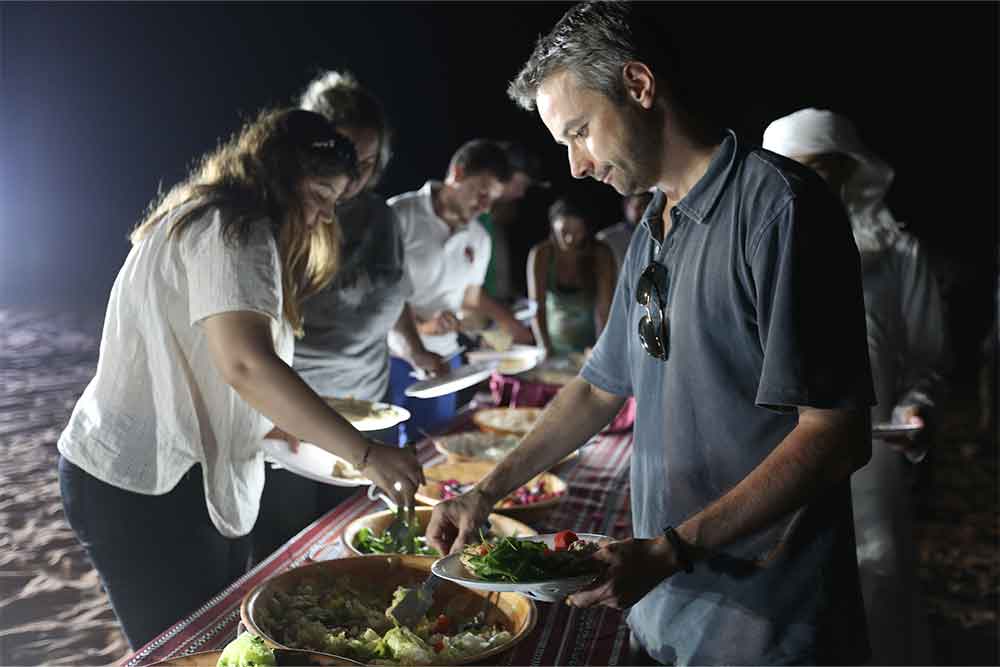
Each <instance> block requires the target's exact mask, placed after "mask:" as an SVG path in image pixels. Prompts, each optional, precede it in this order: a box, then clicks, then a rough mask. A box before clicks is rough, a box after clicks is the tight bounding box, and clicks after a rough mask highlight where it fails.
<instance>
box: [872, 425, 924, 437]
mask: <svg viewBox="0 0 1000 667" xmlns="http://www.w3.org/2000/svg"><path fill="white" fill-rule="evenodd" d="M923 429H924V427H923V426H922V425H920V424H893V423H890V422H884V423H882V424H874V425H873V426H872V435H873V436H874V437H876V438H885V437H895V436H901V435H916V434H917V433H919V432H920V431H922V430H923Z"/></svg>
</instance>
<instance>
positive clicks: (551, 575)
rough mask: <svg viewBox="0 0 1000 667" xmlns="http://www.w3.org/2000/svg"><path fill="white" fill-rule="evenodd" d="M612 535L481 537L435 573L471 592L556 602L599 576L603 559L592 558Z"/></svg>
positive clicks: (444, 560)
mask: <svg viewBox="0 0 1000 667" xmlns="http://www.w3.org/2000/svg"><path fill="white" fill-rule="evenodd" d="M610 539H611V538H609V537H607V536H605V535H597V534H594V533H580V534H577V533H574V532H573V531H571V530H563V531H560V532H558V533H550V534H547V535H537V536H535V537H529V538H527V539H523V540H522V539H517V538H513V537H507V538H503V539H501V540H497V541H495V542H490V541H488V540H485V539H483V540H481V541H480V542H476V543H473V544H469V545H467V546H466V547H465V548H464V549H463V550H462V551H461V552H459V553H455V554H451V555H450V556H446V557H444V558H441V559H438V560H437V561H435V562H434V565H433V566H432V567H431V571H432V572H434V574H436V575H437V576H439V577H441V578H442V579H447V580H449V581H453V582H455V583H456V584H459V585H460V586H465V587H466V588H470V589H472V590H479V591H499V592H503V593H521V594H523V595H527V596H528V597H530V598H533V599H535V600H539V601H541V602H556V601H558V600H561V599H563V598H565V597H566V596H567V595H570V594H572V593H575V592H576V591H578V590H580V589H581V588H584V587H585V586H587V585H589V584H591V583H592V582H594V581H595V580H596V579H597V578H598V577H599V576H600V575H601V572H602V570H603V568H602V566H601V563H600V562H598V561H595V560H594V559H593V558H592V556H593V554H594V552H596V551H597V550H598V549H599V548H600V545H601V544H602V543H604V542H605V541H607V540H610Z"/></svg>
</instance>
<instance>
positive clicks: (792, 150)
mask: <svg viewBox="0 0 1000 667" xmlns="http://www.w3.org/2000/svg"><path fill="white" fill-rule="evenodd" d="M763 143H764V148H766V149H767V150H769V151H773V152H775V153H778V154H780V155H784V156H786V157H791V156H793V155H795V156H801V155H818V154H822V153H844V154H846V155H850V156H851V157H852V158H854V160H855V161H856V162H857V165H858V166H857V168H856V169H855V170H854V173H853V174H852V175H851V177H850V178H849V179H848V180H847V182H846V183H845V184H844V187H843V190H842V191H841V192H840V197H841V199H842V200H843V202H844V206H845V207H846V208H847V212H848V214H849V216H850V218H851V227H852V228H853V230H854V238H855V240H856V241H857V244H858V249H859V250H861V251H862V252H869V253H871V252H880V251H881V250H884V249H885V248H886V247H888V246H889V245H890V244H891V243H892V242H893V241H894V240H895V238H896V237H897V232H898V231H899V229H900V227H901V225H900V224H899V223H898V222H897V221H896V219H895V218H894V217H893V215H892V212H891V211H890V210H889V207H888V206H886V204H885V195H886V192H888V191H889V186H890V185H892V179H893V177H894V176H895V173H894V172H893V170H892V167H890V166H889V165H888V164H886V163H885V162H884V161H883V160H882V159H881V158H879V157H878V156H877V155H875V154H874V153H872V152H871V151H869V150H868V149H867V148H866V147H865V145H864V144H863V143H861V139H859V138H858V133H857V130H856V129H855V128H854V123H852V122H851V121H850V120H848V119H847V118H845V117H844V116H841V115H839V114H836V113H834V112H832V111H827V110H825V109H801V110H799V111H796V112H795V113H792V114H789V115H787V116H785V117H783V118H779V119H778V120H776V121H774V122H772V123H771V124H770V125H768V126H767V129H766V130H764V142H763Z"/></svg>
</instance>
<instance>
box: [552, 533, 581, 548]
mask: <svg viewBox="0 0 1000 667" xmlns="http://www.w3.org/2000/svg"><path fill="white" fill-rule="evenodd" d="M578 539H580V538H578V537H577V536H576V533H574V532H573V531H572V530H563V531H560V532H558V533H556V537H555V540H553V541H554V542H555V545H556V551H565V550H566V549H568V548H569V545H571V544H573V543H574V542H576V541H577V540H578Z"/></svg>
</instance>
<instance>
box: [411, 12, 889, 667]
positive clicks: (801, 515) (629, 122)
mask: <svg viewBox="0 0 1000 667" xmlns="http://www.w3.org/2000/svg"><path fill="white" fill-rule="evenodd" d="M648 11H656V6H655V5H654V6H650V5H642V6H638V5H629V4H624V3H618V2H595V3H583V4H580V5H577V6H575V7H573V8H572V9H570V10H569V11H568V12H567V13H566V15H565V16H564V17H563V18H562V19H561V20H560V22H559V23H558V24H557V25H556V27H555V28H554V29H553V31H552V33H550V34H549V35H548V36H545V37H542V38H541V39H540V40H539V42H538V44H537V45H536V48H535V51H534V53H533V54H532V56H531V58H530V59H529V61H528V63H527V64H526V66H525V67H524V69H523V71H522V72H521V74H520V75H519V76H518V77H517V78H516V79H515V80H514V82H513V83H512V84H511V86H510V89H509V93H510V95H511V97H512V98H514V99H515V100H516V101H517V102H518V103H519V104H521V105H522V106H523V107H525V108H528V109H533V108H537V110H538V113H539V116H540V117H541V120H542V122H543V123H544V124H545V125H546V127H547V128H548V130H549V131H550V132H551V134H552V136H553V138H554V139H555V140H556V141H557V142H558V143H559V144H562V145H565V146H566V148H567V151H568V158H569V164H570V170H571V171H572V173H573V175H574V176H575V177H577V178H584V177H587V176H590V177H592V178H595V179H597V180H600V181H603V182H605V183H608V184H609V185H612V186H613V187H614V188H615V189H616V190H617V191H618V192H619V193H621V194H631V193H635V192H640V191H642V190H646V189H649V188H656V195H655V197H654V199H653V201H652V202H651V204H650V205H649V207H648V209H647V211H646V213H645V215H644V218H643V220H642V222H641V224H640V225H639V226H638V229H637V230H636V232H635V234H634V235H633V238H632V242H631V245H630V246H629V249H628V253H627V254H626V257H625V261H624V265H623V267H622V271H621V277H620V279H619V282H618V286H617V290H616V293H615V298H614V302H613V305H612V308H611V314H610V317H609V320H608V324H607V326H606V328H605V329H604V332H603V333H602V335H601V337H600V340H599V341H598V342H597V345H596V347H595V349H594V352H593V355H592V356H591V357H590V359H589V361H588V362H587V364H586V365H585V366H584V368H583V370H582V372H581V374H580V377H578V378H576V380H574V381H573V382H571V383H570V384H568V385H567V386H566V387H565V388H564V389H563V390H562V391H561V392H560V393H559V395H558V396H557V397H556V399H555V400H554V401H553V402H552V403H551V405H550V406H549V407H548V409H547V410H546V412H545V414H544V417H543V418H542V419H541V420H540V421H539V423H538V425H537V426H536V427H535V428H534V429H533V430H532V432H531V433H529V434H528V435H527V436H526V437H525V438H524V440H523V441H522V443H521V445H520V447H519V448H518V449H517V450H515V451H514V452H513V453H512V454H511V455H510V456H508V457H507V458H506V459H505V460H504V461H503V462H502V463H500V464H499V465H498V466H497V467H496V468H495V469H494V470H493V472H491V473H490V474H489V475H488V476H487V477H486V478H485V479H484V480H482V481H481V482H480V483H479V484H477V485H476V486H475V487H474V488H473V490H472V491H470V492H469V493H467V494H465V495H463V496H461V497H459V498H457V499H455V500H453V501H449V502H446V503H442V504H440V505H438V506H437V507H436V508H435V510H434V516H433V519H432V521H431V524H430V526H429V528H428V531H427V534H428V537H429V538H430V540H431V542H432V544H434V545H435V546H436V547H437V548H439V549H446V550H447V549H451V550H452V551H454V550H455V549H457V548H459V547H460V546H461V545H462V544H463V543H466V542H468V541H471V540H472V539H474V535H475V531H476V528H477V527H478V526H479V525H481V522H482V521H483V520H484V519H485V518H486V515H487V513H488V512H489V509H490V508H491V507H492V506H493V504H494V503H495V502H496V501H497V500H498V499H500V498H502V497H503V496H504V495H505V494H506V493H508V492H509V491H511V490H513V489H514V488H516V487H517V486H518V485H520V484H522V483H524V482H525V481H527V480H528V479H530V477H531V476H533V475H535V474H537V473H538V472H540V471H542V470H545V469H547V468H549V467H551V466H552V465H554V464H555V463H556V462H557V461H559V460H560V459H561V458H562V457H563V456H565V455H566V454H567V453H569V452H570V451H572V450H574V449H576V448H577V447H579V446H580V445H581V444H583V443H585V442H586V441H587V439H588V438H589V437H591V436H592V435H593V434H595V433H596V432H598V431H599V430H600V429H601V428H602V427H603V426H604V425H605V424H607V423H608V422H609V421H610V420H611V419H612V418H613V417H614V415H615V414H616V413H617V411H618V409H619V408H620V407H621V405H622V403H623V402H624V400H625V399H626V397H628V396H630V395H634V396H635V397H636V406H637V413H636V422H635V439H634V445H633V450H632V461H631V493H632V497H631V502H632V520H633V534H634V537H633V538H631V539H627V540H622V541H618V542H614V543H612V544H610V545H607V546H605V547H604V548H602V549H601V550H600V551H599V552H598V553H597V556H596V557H597V558H599V559H601V560H602V561H604V562H606V563H607V564H608V569H607V570H606V574H605V576H604V577H603V578H602V579H601V580H600V581H598V582H597V583H596V584H595V585H594V586H592V587H591V588H589V589H587V590H584V591H581V592H578V593H576V594H574V595H572V596H571V597H570V598H568V600H567V602H568V603H569V604H572V605H575V606H580V607H587V606H592V605H608V606H612V607H618V608H625V607H631V610H630V613H629V617H628V620H629V626H630V628H631V630H632V635H633V637H634V638H636V639H637V640H638V643H639V644H640V645H641V647H642V648H643V649H644V650H645V651H646V652H647V653H648V654H649V656H651V657H652V658H653V659H654V660H656V661H658V662H663V663H675V664H857V663H859V662H862V661H864V660H865V659H866V657H867V652H868V644H867V633H866V630H865V625H864V616H863V609H862V606H861V597H860V590H859V587H858V579H857V565H856V562H855V554H854V539H853V532H852V531H853V528H852V522H851V514H850V486H849V479H850V475H851V473H852V472H854V471H855V470H857V469H858V468H859V467H861V466H862V465H864V463H865V462H866V461H867V460H868V458H869V456H870V453H871V442H870V431H869V428H870V427H869V420H868V406H869V405H870V404H871V403H872V402H873V391H872V382H871V375H870V371H869V366H868V353H867V345H866V338H865V319H864V304H863V300H862V293H861V283H860V275H859V260H858V253H857V249H856V248H855V245H854V241H853V238H852V236H851V228H850V224H849V222H848V220H847V218H846V216H845V213H844V211H843V209H842V207H841V206H840V204H839V202H838V201H837V199H836V197H835V196H834V195H833V194H832V193H831V192H830V191H829V190H828V189H827V188H826V186H825V185H824V183H823V182H822V181H821V180H820V178H819V177H818V176H817V175H816V174H814V173H813V172H811V171H809V170H808V169H804V168H802V167H801V166H799V165H797V164H795V163H793V162H791V161H789V160H786V159H784V158H781V157H779V156H777V155H775V154H773V153H769V152H767V151H764V150H762V149H757V148H751V147H749V146H747V145H745V144H743V143H742V142H741V141H740V140H738V139H737V137H736V136H735V135H734V134H733V133H732V132H715V131H712V130H711V129H710V128H705V127H700V126H699V125H698V124H697V123H696V122H695V121H694V119H693V117H692V116H691V115H690V114H688V113H686V112H685V110H684V108H683V106H682V105H681V103H680V100H679V99H678V98H677V97H675V96H672V95H671V92H670V91H671V88H670V86H671V84H672V83H673V81H674V79H673V78H672V76H673V73H672V72H671V70H670V62H666V61H665V59H664V58H662V57H661V46H662V43H661V41H659V40H660V39H661V38H660V37H659V36H658V35H656V34H654V33H653V32H652V31H651V28H650V26H651V25H653V23H652V22H651V21H648V20H645V19H644V18H643V17H642V16H641V15H640V14H641V13H642V12H648ZM568 527H572V526H568ZM587 527H588V528H590V526H587Z"/></svg>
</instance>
